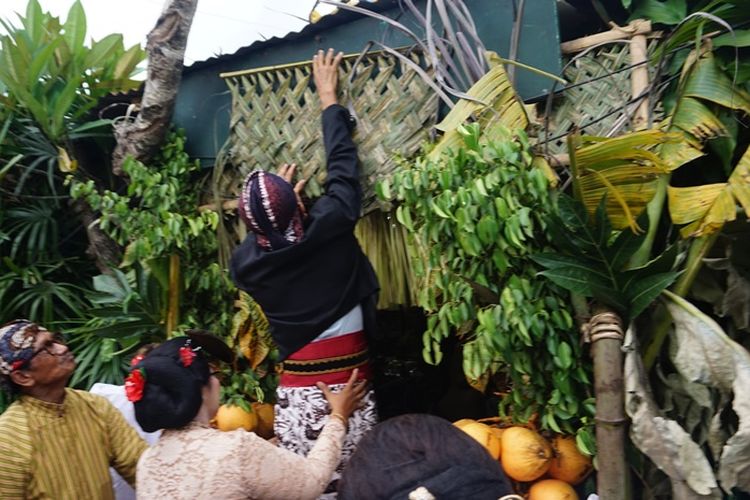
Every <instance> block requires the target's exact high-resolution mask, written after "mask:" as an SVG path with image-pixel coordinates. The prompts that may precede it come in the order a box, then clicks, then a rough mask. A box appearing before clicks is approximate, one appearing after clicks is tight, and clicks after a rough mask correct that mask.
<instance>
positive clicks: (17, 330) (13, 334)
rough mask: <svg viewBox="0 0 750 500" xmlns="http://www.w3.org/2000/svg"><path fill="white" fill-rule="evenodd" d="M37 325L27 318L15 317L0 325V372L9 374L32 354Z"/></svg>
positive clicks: (39, 328) (37, 331) (39, 329)
mask: <svg viewBox="0 0 750 500" xmlns="http://www.w3.org/2000/svg"><path fill="white" fill-rule="evenodd" d="M40 331H44V328H41V327H40V326H39V325H37V324H35V323H32V322H31V321H29V320H27V319H17V320H14V321H11V322H10V323H6V324H5V325H3V326H1V327H0V374H2V375H4V376H8V375H10V373H11V372H13V371H15V370H18V369H19V368H21V367H22V366H23V365H24V363H26V362H27V361H28V360H30V359H31V357H32V356H33V355H34V341H35V340H36V336H37V334H38V333H39V332H40Z"/></svg>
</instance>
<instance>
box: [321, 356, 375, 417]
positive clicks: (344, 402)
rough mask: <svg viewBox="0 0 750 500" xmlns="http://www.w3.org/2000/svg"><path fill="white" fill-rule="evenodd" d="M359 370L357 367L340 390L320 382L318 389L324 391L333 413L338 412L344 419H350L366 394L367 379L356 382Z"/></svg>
mask: <svg viewBox="0 0 750 500" xmlns="http://www.w3.org/2000/svg"><path fill="white" fill-rule="evenodd" d="M357 375H359V370H358V369H357V368H355V369H354V370H353V371H352V376H351V377H349V381H348V382H347V383H346V385H345V386H344V388H343V389H341V390H340V391H339V392H333V391H332V390H331V388H330V387H328V385H326V384H325V383H323V382H318V383H317V384H316V385H317V386H318V389H320V390H321V391H323V395H324V396H325V398H326V399H327V400H328V404H329V405H330V406H331V414H332V415H333V414H337V415H339V416H341V417H343V418H344V419H348V418H349V417H350V416H351V414H352V413H354V410H356V409H357V408H359V403H360V402H361V401H362V398H363V397H364V395H365V381H361V382H356V380H357Z"/></svg>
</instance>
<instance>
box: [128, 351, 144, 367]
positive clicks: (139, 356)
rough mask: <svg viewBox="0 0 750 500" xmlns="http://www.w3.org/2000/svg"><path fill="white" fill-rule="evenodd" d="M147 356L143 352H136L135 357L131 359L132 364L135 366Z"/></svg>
mask: <svg viewBox="0 0 750 500" xmlns="http://www.w3.org/2000/svg"><path fill="white" fill-rule="evenodd" d="M145 357H146V356H145V355H143V354H136V355H135V356H133V359H131V360H130V366H135V365H137V364H138V363H140V362H141V361H142V360H143V358H145Z"/></svg>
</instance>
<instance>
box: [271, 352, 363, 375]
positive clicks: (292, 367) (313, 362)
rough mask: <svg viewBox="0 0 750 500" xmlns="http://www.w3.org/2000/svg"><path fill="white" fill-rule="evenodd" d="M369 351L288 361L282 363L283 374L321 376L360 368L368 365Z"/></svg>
mask: <svg viewBox="0 0 750 500" xmlns="http://www.w3.org/2000/svg"><path fill="white" fill-rule="evenodd" d="M367 360H368V352H367V349H364V350H362V351H358V352H355V353H352V354H347V355H346V356H334V357H331V358H321V359H310V360H295V359H287V360H285V361H284V362H283V363H281V372H282V373H285V374H288V375H319V374H323V373H335V372H342V371H349V370H353V369H355V368H359V367H360V366H363V365H364V364H366V363H367Z"/></svg>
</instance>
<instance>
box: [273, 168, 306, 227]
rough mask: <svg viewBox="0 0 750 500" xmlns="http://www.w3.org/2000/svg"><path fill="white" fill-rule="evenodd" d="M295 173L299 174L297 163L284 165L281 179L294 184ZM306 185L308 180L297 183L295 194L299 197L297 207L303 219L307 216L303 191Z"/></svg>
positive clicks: (280, 171)
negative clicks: (303, 201)
mask: <svg viewBox="0 0 750 500" xmlns="http://www.w3.org/2000/svg"><path fill="white" fill-rule="evenodd" d="M295 173H297V164H296V163H292V164H291V165H290V164H289V163H284V164H283V165H282V166H280V167H279V177H281V178H282V179H284V180H285V181H287V182H288V183H289V184H292V182H293V181H294V174H295ZM305 184H307V179H302V180H301V181H297V184H294V194H295V195H296V196H297V207H298V208H299V211H300V213H301V214H302V217H305V216H306V215H307V210H305V205H304V203H302V191H303V190H304V189H305Z"/></svg>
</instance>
